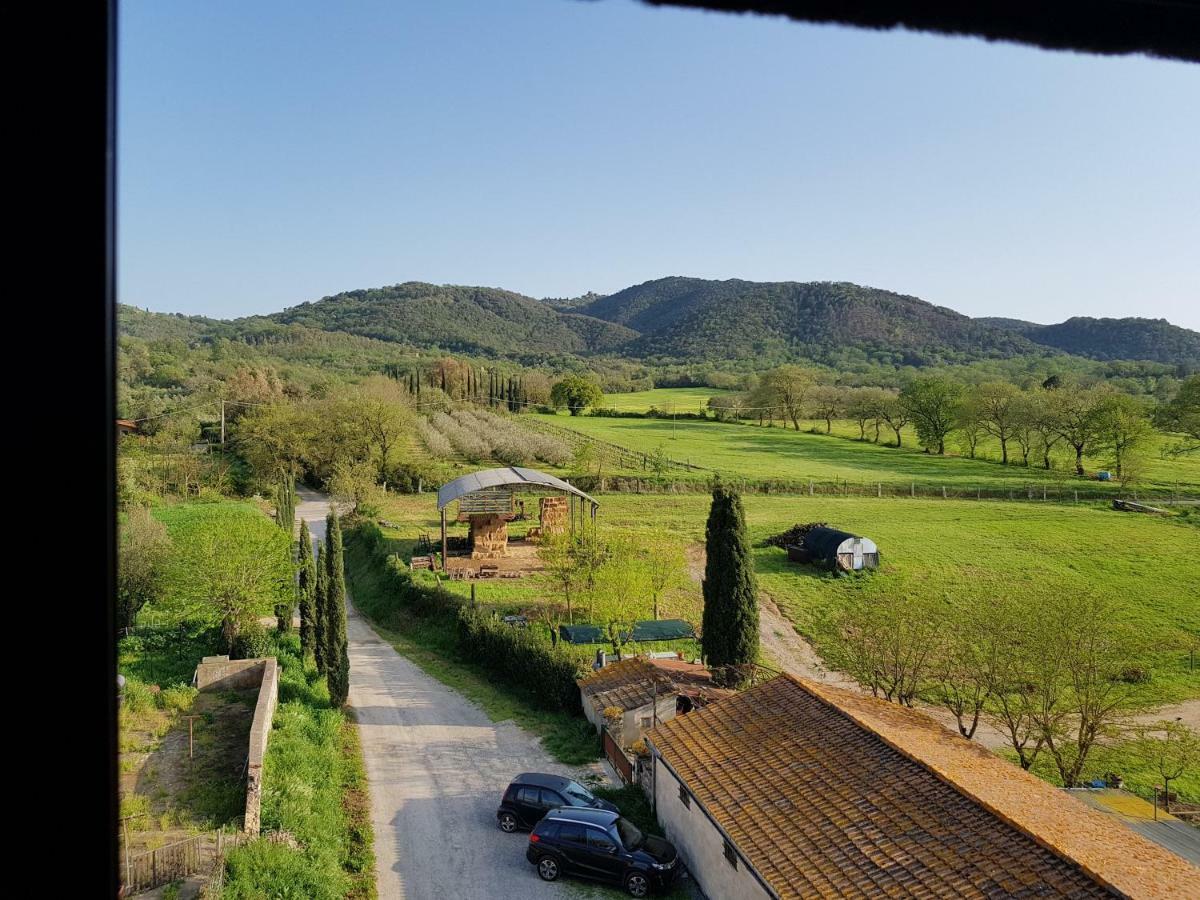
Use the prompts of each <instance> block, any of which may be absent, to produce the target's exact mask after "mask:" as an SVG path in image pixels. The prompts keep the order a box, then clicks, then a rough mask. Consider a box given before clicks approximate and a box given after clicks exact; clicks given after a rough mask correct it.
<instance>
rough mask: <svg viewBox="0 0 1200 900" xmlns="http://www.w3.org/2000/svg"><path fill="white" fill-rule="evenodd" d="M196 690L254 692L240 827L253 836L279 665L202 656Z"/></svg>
mask: <svg viewBox="0 0 1200 900" xmlns="http://www.w3.org/2000/svg"><path fill="white" fill-rule="evenodd" d="M196 687H197V688H199V689H200V690H202V691H205V690H208V691H236V690H246V689H248V688H253V687H257V688H258V703H256V704H255V706H254V720H253V722H252V723H251V724H250V742H249V746H248V747H247V753H246V815H245V819H244V824H243V826H242V827H243V829H244V830H245V832H246V833H247V834H250V835H257V834H258V833H259V830H260V827H261V818H262V770H263V759H264V758H265V757H266V755H267V740H268V738H269V737H270V735H271V721H272V719H273V718H274V716H275V706H276V704H278V702H279V663H278V662H277V661H276V660H275V658H274V657H266V658H263V659H234V660H231V659H230V658H229V657H228V656H206V657H205V658H204V659H203V660H202V661H201V663H200V665H199V666H197V667H196Z"/></svg>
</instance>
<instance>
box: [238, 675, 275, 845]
mask: <svg viewBox="0 0 1200 900" xmlns="http://www.w3.org/2000/svg"><path fill="white" fill-rule="evenodd" d="M262 662H263V676H262V686H261V687H260V688H259V691H258V703H257V704H256V705H255V707H254V722H253V723H252V724H251V725H250V750H249V754H248V758H249V762H248V765H247V767H246V819H245V825H244V829H245V831H246V833H247V834H258V832H259V827H260V818H261V811H262V770H263V758H264V757H265V756H266V755H267V739H268V738H269V737H270V735H271V720H272V719H273V718H274V717H275V706H276V704H277V703H278V702H279V665H278V663H277V662H276V661H275V659H274V658H269V659H265V660H262Z"/></svg>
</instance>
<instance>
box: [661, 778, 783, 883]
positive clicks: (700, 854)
mask: <svg viewBox="0 0 1200 900" xmlns="http://www.w3.org/2000/svg"><path fill="white" fill-rule="evenodd" d="M654 801H655V812H656V813H657V814H658V821H659V823H660V824H661V825H662V827H663V830H664V831H665V832H666V835H667V840H669V841H670V842H671V843H672V844H674V845H675V848H676V849H677V850H678V851H679V855H680V856H681V857H683V861H684V863H686V864H687V867H688V871H689V872H691V873H692V877H693V878H695V879H696V882H697V884H699V885H700V889H701V890H703V891H704V893H705V895H706V896H709V897H712V898H714V900H715V898H718V897H722V898H723V897H731V898H732V897H736V898H738V900H758V898H769V897H771V894H769V893H768V892H767V891H766V890H765V889H764V888H763V886H762V884H760V883H759V881H758V879H757V878H756V877H755V876H754V874H753V872H751V870H750V869H749V867H748V865H747V863H746V861H745V860H744V859H742V858H740V857H739V858H738V864H737V868H736V869H735V868H734V867H733V866H731V865H730V864H729V863H728V862H727V861H726V859H725V838H724V837H723V836H722V834H721V832H720V831H718V830H717V827H716V826H715V825H714V824H713V823H712V822H711V821H710V820H709V818H708V816H707V815H705V813H704V810H702V809H701V808H700V802H699V801H698V800H696V798H694V797H693V798H691V808H690V809H689V808H688V807H686V806H684V805H683V802H682V801H681V800H680V799H679V782H678V781H677V780H676V779H675V776H674V775H672V774H671V771H670V770H669V769H668V768H667V767H666V766H665V765H663V762H662V760H661V759H660V758H659V757H658V756H657V755H655V757H654Z"/></svg>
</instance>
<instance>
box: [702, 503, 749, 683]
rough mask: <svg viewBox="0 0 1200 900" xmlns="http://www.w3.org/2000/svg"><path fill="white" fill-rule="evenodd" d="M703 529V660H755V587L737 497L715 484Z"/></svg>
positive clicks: (742, 512)
mask: <svg viewBox="0 0 1200 900" xmlns="http://www.w3.org/2000/svg"><path fill="white" fill-rule="evenodd" d="M712 498H713V499H712V507H711V508H710V510H709V513H708V525H707V526H706V528H705V549H706V551H707V553H708V558H707V560H706V561H705V564H704V582H703V591H704V619H703V629H704V633H703V636H702V638H701V642H702V646H703V648H704V655H705V657H706V658H707V660H708V664H709V665H710V666H714V667H715V666H730V665H733V666H736V665H744V664H746V663H752V662H754V661H755V660H756V659H757V657H758V587H757V584H756V583H755V579H754V563H753V560H752V558H751V555H750V542H749V540H747V538H746V513H745V510H744V509H743V508H742V498H741V495H740V494H738V493H737V492H736V491H734V490H733V489H732V488H729V487H726V486H724V485H722V484H720V483H719V482H718V483H717V484H716V485H714V487H713V492H712Z"/></svg>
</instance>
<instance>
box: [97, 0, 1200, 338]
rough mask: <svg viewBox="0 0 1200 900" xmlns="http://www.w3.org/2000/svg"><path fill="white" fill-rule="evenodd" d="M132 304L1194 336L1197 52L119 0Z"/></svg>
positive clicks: (526, 6) (602, 1)
mask: <svg viewBox="0 0 1200 900" xmlns="http://www.w3.org/2000/svg"><path fill="white" fill-rule="evenodd" d="M119 53H120V57H119V66H120V68H119V73H120V74H119V78H120V80H119V119H118V126H119V132H118V153H119V170H118V179H119V181H118V189H119V206H118V238H119V243H118V254H119V256H118V265H119V291H120V299H121V300H122V302H125V303H130V304H133V305H136V306H141V307H149V308H150V309H155V310H162V311H170V312H186V313H199V314H204V315H211V316H219V317H222V318H228V317H234V316H239V315H250V314H254V313H267V312H272V311H275V310H278V309H282V308H284V307H287V306H291V305H294V304H297V303H300V302H303V301H305V300H313V299H317V298H319V297H322V296H326V295H328V294H332V293H336V292H338V291H341V290H349V289H352V288H361V287H373V286H378V285H382V284H392V283H396V282H401V281H410V280H420V281H430V282H434V283H454V284H474V285H490V286H496V287H504V288H508V289H510V290H515V291H520V292H522V293H526V294H530V295H532V296H535V297H543V296H575V295H578V294H582V293H584V292H585V291H588V290H593V291H597V292H601V293H605V292H611V291H614V290H619V289H620V288H622V287H626V286H628V285H630V284H636V283H640V282H642V281H646V280H648V279H652V278H658V277H661V276H665V275H694V276H698V277H704V278H748V279H753V280H796V281H808V280H835V281H854V282H858V283H860V284H867V285H872V286H875V287H883V288H888V289H891V290H896V291H900V292H903V293H909V294H915V295H917V296H919V297H922V298H923V299H926V300H929V301H930V302H933V303H937V304H939V305H943V306H949V307H951V308H953V309H956V310H959V311H960V312H964V313H966V314H968V315H972V316H983V315H996V316H1012V317H1016V318H1024V319H1030V320H1033V321H1038V322H1052V321H1060V320H1062V319H1064V318H1067V317H1068V316H1071V315H1095V316H1124V315H1141V316H1149V317H1156V318H1157V317H1163V318H1168V319H1170V320H1171V321H1173V322H1175V323H1177V324H1180V325H1186V326H1188V327H1191V328H1197V329H1200V165H1198V164H1197V160H1200V66H1197V65H1189V64H1185V63H1176V62H1164V61H1160V60H1151V59H1147V58H1142V57H1117V58H1107V57H1096V56H1087V55H1080V54H1070V53H1050V52H1045V51H1039V50H1035V49H1032V48H1026V47H1021V46H1016V45H1010V44H988V43H986V42H983V41H980V40H975V39H970V38H946V37H936V36H932V35H922V34H913V33H906V32H869V31H859V30H854V29H844V28H838V27H830V26H814V25H802V24H798V23H794V22H790V21H787V20H783V19H775V18H766V17H744V16H729V15H723V14H716V13H703V12H697V11H693V10H683V9H655V8H649V7H644V6H641V5H638V4H636V3H633V2H630V0H599V2H579V0H512V2H504V3H498V2H491V0H479V2H466V0H439V2H436V3H425V2H412V0H410V2H401V3H396V2H390V3H389V2H355V3H352V4H331V3H328V2H324V3H316V2H307V0H304V2H301V0H289V2H286V3H285V2H265V0H256V2H254V3H234V2H232V0H214V2H197V0H193V2H187V3H185V2H174V3H161V2H157V0H125V2H123V3H122V4H121V12H120V45H119Z"/></svg>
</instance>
